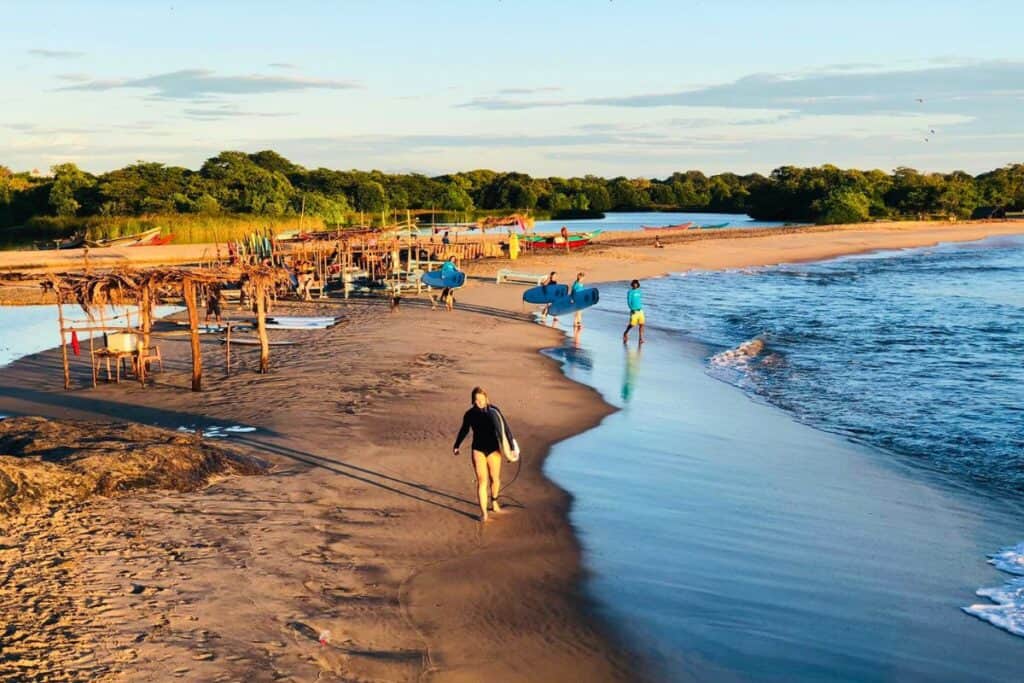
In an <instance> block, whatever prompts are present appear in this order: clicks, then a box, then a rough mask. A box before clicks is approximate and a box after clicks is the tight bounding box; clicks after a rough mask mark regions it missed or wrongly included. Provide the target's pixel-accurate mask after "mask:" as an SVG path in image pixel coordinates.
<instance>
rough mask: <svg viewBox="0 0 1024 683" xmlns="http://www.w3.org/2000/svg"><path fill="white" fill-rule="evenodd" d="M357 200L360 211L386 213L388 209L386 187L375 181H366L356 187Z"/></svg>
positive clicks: (357, 207)
mask: <svg viewBox="0 0 1024 683" xmlns="http://www.w3.org/2000/svg"><path fill="white" fill-rule="evenodd" d="M355 199H356V201H355V204H356V209H358V210H359V211H384V210H386V209H387V208H388V202H387V194H386V193H385V192H384V186H383V185H381V184H380V183H378V182H377V181H375V180H366V181H363V182H360V183H359V184H358V185H356V189H355Z"/></svg>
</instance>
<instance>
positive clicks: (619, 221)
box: [534, 211, 783, 232]
mask: <svg viewBox="0 0 1024 683" xmlns="http://www.w3.org/2000/svg"><path fill="white" fill-rule="evenodd" d="M680 223H693V224H694V226H696V227H709V226H718V227H728V228H771V227H776V226H779V225H783V224H782V223H778V222H771V221H755V220H754V219H753V218H751V217H750V216H748V215H746V214H742V213H685V212H678V211H676V212H670V213H655V212H650V211H643V212H640V211H638V212H623V213H608V214H605V217H604V218H601V219H596V220H578V221H537V223H536V224H535V225H534V230H535V231H536V232H558V231H559V230H561V229H562V226H563V225H564V226H565V227H567V228H569V231H570V232H590V231H592V230H605V231H612V230H624V231H631V230H641V229H642V228H641V227H640V226H642V225H652V226H661V225H679V224H680ZM723 223H724V224H725V225H722V224H723Z"/></svg>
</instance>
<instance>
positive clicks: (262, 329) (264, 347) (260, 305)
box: [256, 283, 270, 374]
mask: <svg viewBox="0 0 1024 683" xmlns="http://www.w3.org/2000/svg"><path fill="white" fill-rule="evenodd" d="M256 333H257V334H258V335H259V338H260V372H261V373H263V374H266V373H268V372H270V340H269V339H268V338H267V290H266V286H265V285H264V284H262V283H260V285H259V286H258V291H257V292H256Z"/></svg>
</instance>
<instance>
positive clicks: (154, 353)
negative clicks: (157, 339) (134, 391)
mask: <svg viewBox="0 0 1024 683" xmlns="http://www.w3.org/2000/svg"><path fill="white" fill-rule="evenodd" d="M135 362H136V363H138V364H139V368H140V369H141V371H142V372H143V373H145V372H152V370H153V363H154V362H156V363H157V364H158V365H159V366H160V371H161V372H163V369H164V359H163V357H162V356H161V355H160V347H159V346H157V345H155V344H154V345H153V346H150V347H147V348H140V349H139V354H138V356H137V358H136V359H135Z"/></svg>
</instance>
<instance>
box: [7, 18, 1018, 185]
mask: <svg viewBox="0 0 1024 683" xmlns="http://www.w3.org/2000/svg"><path fill="white" fill-rule="evenodd" d="M0 10H2V16H3V17H4V21H3V22H2V24H0V56H2V59H0V74H2V83H3V88H2V89H0V164H3V165H6V166H8V167H11V168H13V169H16V170H27V169H31V168H39V169H46V168H48V167H49V166H51V165H52V164H55V163H61V162H64V161H73V162H75V163H78V164H79V165H80V166H82V167H83V168H85V169H87V170H90V171H96V172H98V171H104V170H108V169H111V168H116V167H119V166H123V165H125V164H128V163H132V162H134V161H137V160H146V161H161V162H165V163H169V164H180V165H184V166H188V167H190V168H197V167H198V166H199V165H200V164H201V163H202V162H203V160H205V159H206V158H208V157H210V156H212V155H214V154H216V153H217V152H218V151H220V150H224V149H241V150H245V151H257V150H260V149H274V150H277V151H279V152H280V153H282V154H284V155H285V156H287V157H289V158H290V159H292V160H293V161H296V162H297V163H300V164H303V165H305V166H308V167H317V166H326V167H329V168H360V169H371V168H377V169H381V170H384V171H389V172H402V171H417V172H424V173H429V174H439V173H445V172H452V171H458V170H470V169H474V168H493V169H496V170H518V171H523V172H527V173H530V174H533V175H561V176H570V175H583V174H586V173H593V174H597V175H603V176H616V175H626V176H647V177H663V176H665V175H668V174H670V173H672V172H673V171H676V170H686V169H691V168H697V169H701V170H704V171H706V172H720V171H726V170H732V171H736V172H741V173H742V172H749V171H759V172H767V171H770V170H771V169H772V168H775V167H777V166H780V165H783V164H797V165H816V164H821V163H834V164H837V165H840V166H852V167H862V168H881V169H884V170H891V169H893V168H895V167H896V166H903V165H906V166H914V167H916V168H919V169H923V170H936V171H950V170H954V169H964V170H967V171H970V172H980V171H984V170H989V169H991V168H996V167H999V166H1002V165H1005V164H1007V163H1014V162H1022V161H1024V125H1022V123H1024V113H1022V112H1024V40H1022V39H1021V36H1020V32H1021V30H1022V27H1024V3H1020V2H1009V1H999V2H996V1H988V2H986V1H984V0H981V1H978V0H975V1H973V2H963V1H962V0H961V1H960V2H946V1H942V0H940V1H933V2H917V1H914V0H889V1H888V2H877V1H874V0H859V1H858V2H845V3H839V2H831V1H825V0H818V1H811V0H789V1H785V0H776V1H775V2H768V1H761V2H753V1H746V0H718V1H717V2H714V1H711V0H698V1H695V2H691V1H688V0H677V1H676V2H661V1H655V0H648V1H643V0H635V1H633V2H628V1H625V0H611V1H607V0H593V1H589V2H585V1H576V0H562V1H561V2H550V1H549V2H535V1H532V0H523V1H520V2H515V1H513V0H501V1H499V0H477V1H472V2H471V1H466V2H452V1H448V2H444V1H438V2H386V1H384V0H379V1H377V2H362V1H353V2H305V3H304V2H289V3H285V2H258V1H249V2H225V1H222V2H216V1H208V2H185V1H182V0H165V1H164V2H159V3H157V2H142V1H135V2H127V1H107V2H87V1H85V0H80V1H78V2H71V1H67V2H48V1H45V0H35V1H34V2H11V1H7V2H4V3H2V4H0Z"/></svg>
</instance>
